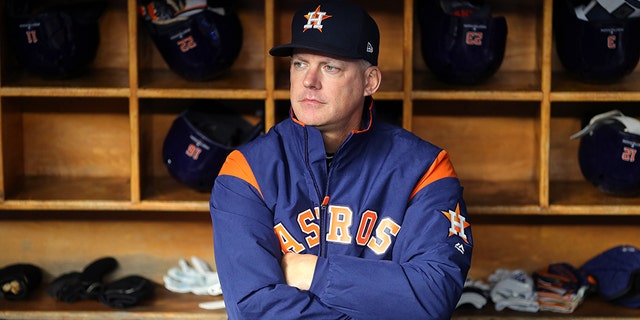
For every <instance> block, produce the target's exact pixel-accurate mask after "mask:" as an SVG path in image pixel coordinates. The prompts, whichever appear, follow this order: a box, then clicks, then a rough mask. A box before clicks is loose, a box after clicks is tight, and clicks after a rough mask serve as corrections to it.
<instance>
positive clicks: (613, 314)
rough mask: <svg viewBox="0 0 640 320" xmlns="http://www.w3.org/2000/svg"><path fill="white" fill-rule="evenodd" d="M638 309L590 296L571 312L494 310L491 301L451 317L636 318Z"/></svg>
mask: <svg viewBox="0 0 640 320" xmlns="http://www.w3.org/2000/svg"><path fill="white" fill-rule="evenodd" d="M639 317H640V310H638V309H630V308H625V307H621V306H615V305H612V304H610V303H607V302H606V301H603V300H601V299H599V298H595V297H590V298H587V299H585V301H584V302H583V303H582V304H581V305H580V306H578V307H577V308H576V310H575V311H574V312H572V313H569V314H565V313H558V312H551V311H543V312H522V311H515V310H510V309H505V310H502V311H495V309H494V305H493V303H491V302H489V303H488V304H487V305H485V307H484V308H482V309H480V310H468V309H465V310H457V311H456V312H455V313H454V315H453V317H452V319H455V320H471V319H473V320H490V319H491V320H496V319H511V320H524V319H534V318H535V319H580V320H596V319H597V320H603V319H638V318H639Z"/></svg>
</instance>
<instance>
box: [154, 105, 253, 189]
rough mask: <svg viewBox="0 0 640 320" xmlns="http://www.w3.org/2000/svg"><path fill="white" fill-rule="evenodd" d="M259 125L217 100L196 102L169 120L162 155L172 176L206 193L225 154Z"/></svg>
mask: <svg viewBox="0 0 640 320" xmlns="http://www.w3.org/2000/svg"><path fill="white" fill-rule="evenodd" d="M262 128H263V125H262V122H259V123H258V124H257V125H252V124H250V123H249V122H248V121H247V120H245V119H244V118H243V117H242V116H241V115H240V114H238V113H235V112H232V111H230V110H228V109H226V108H224V107H223V106H222V105H221V103H214V104H213V105H212V104H209V105H208V106H207V105H204V103H202V104H197V105H194V106H192V107H190V108H188V109H186V110H185V111H183V112H182V113H180V115H179V116H178V117H177V118H176V119H175V120H174V121H173V123H172V125H171V128H170V129H169V132H168V133H167V135H166V137H165V140H164V144H163V146H162V157H163V160H164V163H165V165H166V166H167V169H168V170H169V173H170V174H171V176H172V177H173V178H175V179H176V180H178V181H180V182H182V183H184V184H185V185H187V186H189V187H191V188H193V189H195V190H198V191H202V192H208V191H211V188H212V187H213V182H214V180H215V178H216V176H217V175H218V172H219V171H220V168H221V167H222V164H223V163H224V160H225V159H226V157H227V155H228V154H229V153H230V152H231V151H232V150H233V149H234V148H236V147H238V146H240V145H242V144H245V143H247V142H249V141H251V140H253V139H254V138H255V137H257V136H258V135H259V134H260V133H261V132H262Z"/></svg>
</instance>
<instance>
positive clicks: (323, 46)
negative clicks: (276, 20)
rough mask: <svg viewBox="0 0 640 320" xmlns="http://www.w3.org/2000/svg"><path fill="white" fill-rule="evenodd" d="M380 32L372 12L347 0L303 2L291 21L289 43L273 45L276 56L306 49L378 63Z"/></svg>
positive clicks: (270, 51) (272, 50) (273, 53)
mask: <svg viewBox="0 0 640 320" xmlns="http://www.w3.org/2000/svg"><path fill="white" fill-rule="evenodd" d="M379 45H380V32H379V30H378V25H377V24H376V22H375V21H374V20H373V18H371V16H370V15H369V14H368V13H367V12H366V11H364V9H362V8H361V7H359V6H358V5H355V4H353V3H350V2H348V1H331V0H329V1H323V2H320V3H312V4H309V5H306V6H304V7H303V8H301V9H300V10H298V11H297V12H296V14H295V15H294V16H293V20H292V22H291V43H288V44H284V45H280V46H276V47H273V48H272V49H271V50H269V53H270V54H271V55H273V56H277V57H285V56H291V55H292V53H293V50H294V49H306V50H311V51H316V52H319V53H324V54H329V55H334V56H337V57H342V58H347V59H364V60H366V61H369V62H370V63H371V64H372V65H374V66H375V65H378V47H379Z"/></svg>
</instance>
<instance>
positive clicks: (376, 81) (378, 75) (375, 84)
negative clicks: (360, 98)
mask: <svg viewBox="0 0 640 320" xmlns="http://www.w3.org/2000/svg"><path fill="white" fill-rule="evenodd" d="M364 75H365V83H364V95H365V96H370V95H373V94H374V93H376V91H378V88H380V82H382V72H380V68H378V67H376V66H370V67H368V68H367V70H366V71H365V74H364Z"/></svg>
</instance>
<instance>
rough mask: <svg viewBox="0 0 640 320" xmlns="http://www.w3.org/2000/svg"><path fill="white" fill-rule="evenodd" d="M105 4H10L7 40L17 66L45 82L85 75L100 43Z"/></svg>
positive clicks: (13, 0)
mask: <svg viewBox="0 0 640 320" xmlns="http://www.w3.org/2000/svg"><path fill="white" fill-rule="evenodd" d="M106 4H107V2H106V0H67V1H63V0H54V1H46V0H41V1H28V0H24V1H23V0H9V1H8V2H7V16H8V19H7V21H8V25H7V30H8V36H9V40H10V41H11V44H12V47H13V50H14V54H15V56H16V58H17V60H18V62H19V63H20V64H21V65H22V66H23V67H24V68H25V69H26V70H28V71H30V72H32V73H34V74H38V75H40V76H42V77H44V78H54V79H58V78H72V77H77V76H80V75H82V74H83V73H84V72H85V71H86V69H87V67H88V66H89V65H90V64H91V63H92V62H93V60H94V59H95V56H96V52H97V50H98V45H99V42H100V30H99V26H98V19H99V18H100V16H101V15H102V12H103V11H104V9H105V7H106Z"/></svg>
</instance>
